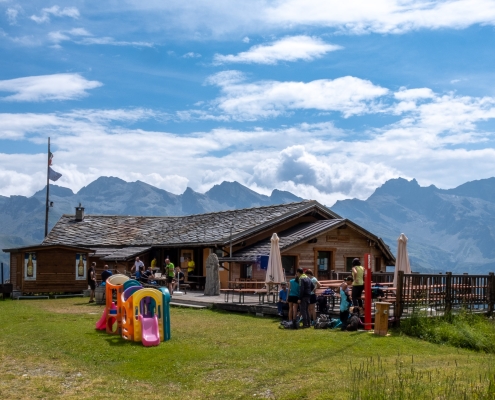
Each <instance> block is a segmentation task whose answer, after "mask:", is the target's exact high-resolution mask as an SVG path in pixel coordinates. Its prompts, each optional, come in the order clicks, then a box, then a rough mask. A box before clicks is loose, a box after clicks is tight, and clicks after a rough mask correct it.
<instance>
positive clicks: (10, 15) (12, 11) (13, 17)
mask: <svg viewBox="0 0 495 400" xmlns="http://www.w3.org/2000/svg"><path fill="white" fill-rule="evenodd" d="M5 14H6V15H7V19H8V20H9V24H10V25H16V24H17V15H18V14H19V10H18V9H16V8H11V7H9V8H7V10H6V11H5Z"/></svg>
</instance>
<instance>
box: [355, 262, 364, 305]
mask: <svg viewBox="0 0 495 400" xmlns="http://www.w3.org/2000/svg"><path fill="white" fill-rule="evenodd" d="M352 278H353V279H354V283H353V285H352V304H353V305H354V307H359V309H360V310H362V309H363V300H362V299H361V295H362V294H363V290H364V267H363V266H362V265H361V261H359V258H355V259H354V260H352Z"/></svg>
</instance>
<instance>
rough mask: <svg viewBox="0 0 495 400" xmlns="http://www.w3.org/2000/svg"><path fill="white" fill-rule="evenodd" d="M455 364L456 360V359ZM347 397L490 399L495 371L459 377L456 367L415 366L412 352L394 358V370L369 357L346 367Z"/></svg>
mask: <svg viewBox="0 0 495 400" xmlns="http://www.w3.org/2000/svg"><path fill="white" fill-rule="evenodd" d="M456 364H457V363H456ZM348 372H349V374H348V375H349V378H350V380H349V386H348V390H349V399H351V400H368V399H369V400H416V399H448V400H456V399H463V400H464V399H479V400H482V399H493V398H495V375H494V373H493V368H492V366H490V367H488V368H487V371H486V372H485V373H483V374H480V375H479V377H478V378H477V379H467V380H466V379H461V378H462V376H463V374H462V372H461V371H457V369H454V370H453V371H452V370H448V371H447V372H446V371H445V369H443V368H435V369H433V370H425V369H418V368H416V367H415V365H414V356H412V357H411V359H410V362H408V361H405V360H404V359H403V358H401V357H397V359H396V360H395V370H394V371H393V372H392V373H390V369H389V368H386V367H385V366H384V363H383V361H382V359H380V357H377V358H374V357H371V358H369V359H367V360H366V361H364V362H361V363H360V364H359V365H352V364H351V365H350V367H349V371H348Z"/></svg>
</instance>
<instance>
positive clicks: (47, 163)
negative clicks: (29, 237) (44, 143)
mask: <svg viewBox="0 0 495 400" xmlns="http://www.w3.org/2000/svg"><path fill="white" fill-rule="evenodd" d="M49 176H50V138H48V158H47V160H46V207H45V237H47V236H48V211H49V210H50V203H49V201H50V200H49V198H50V181H49Z"/></svg>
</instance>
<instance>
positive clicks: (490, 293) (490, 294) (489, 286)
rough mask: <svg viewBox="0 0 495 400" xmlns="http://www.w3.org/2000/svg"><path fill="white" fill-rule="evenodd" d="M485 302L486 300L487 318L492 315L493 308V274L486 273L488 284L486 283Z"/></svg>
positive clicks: (494, 278) (494, 290)
mask: <svg viewBox="0 0 495 400" xmlns="http://www.w3.org/2000/svg"><path fill="white" fill-rule="evenodd" d="M486 286H487V291H488V293H487V300H488V313H487V314H488V316H491V315H492V314H493V308H494V306H495V304H494V303H495V275H494V274H493V272H489V273H488V282H487V285H486Z"/></svg>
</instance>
